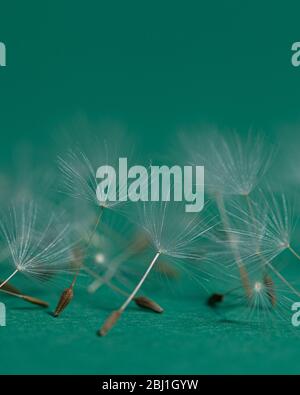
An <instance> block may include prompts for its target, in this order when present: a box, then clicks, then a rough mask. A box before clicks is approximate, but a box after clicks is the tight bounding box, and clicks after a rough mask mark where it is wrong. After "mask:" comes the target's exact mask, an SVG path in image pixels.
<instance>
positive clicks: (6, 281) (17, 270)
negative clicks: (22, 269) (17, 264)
mask: <svg viewBox="0 0 300 395" xmlns="http://www.w3.org/2000/svg"><path fill="white" fill-rule="evenodd" d="M18 272H19V269H16V270H15V271H14V272H13V273H12V274H11V275H10V276H9V277H7V279H6V280H4V281H3V282H2V284H0V288H2V287H3V286H4V285H5V284H6V283H8V281H9V280H10V279H12V278H13V277H14V276H15V275H16V274H17V273H18Z"/></svg>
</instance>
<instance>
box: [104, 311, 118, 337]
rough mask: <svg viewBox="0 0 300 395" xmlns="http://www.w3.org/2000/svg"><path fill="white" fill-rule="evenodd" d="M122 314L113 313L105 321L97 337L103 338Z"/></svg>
mask: <svg viewBox="0 0 300 395" xmlns="http://www.w3.org/2000/svg"><path fill="white" fill-rule="evenodd" d="M121 314H122V311H120V310H117V311H113V312H112V313H111V315H110V316H109V317H108V318H107V319H106V321H105V322H104V324H103V325H102V327H101V328H100V329H99V331H98V336H105V335H106V334H107V333H108V332H109V331H110V330H111V328H112V327H113V326H114V325H115V323H116V322H117V321H118V319H119V318H120V316H121Z"/></svg>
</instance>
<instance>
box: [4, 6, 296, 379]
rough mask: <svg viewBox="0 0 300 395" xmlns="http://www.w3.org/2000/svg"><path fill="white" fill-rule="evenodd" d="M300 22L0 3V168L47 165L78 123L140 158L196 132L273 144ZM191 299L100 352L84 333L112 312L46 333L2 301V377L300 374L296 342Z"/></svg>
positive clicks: (125, 329) (271, 13)
mask: <svg viewBox="0 0 300 395" xmlns="http://www.w3.org/2000/svg"><path fill="white" fill-rule="evenodd" d="M299 15H300V3H299V2H296V1H295V2H292V1H284V2H275V1H251V2H250V1H249V2H246V1H243V2H242V1H230V0H228V1H221V0H219V1H214V0H212V1H189V0H186V1H163V0H160V1H155V0H151V1H146V0H145V1H130V0H128V1H114V0H112V1H102V0H99V1H89V0H86V1H82V2H80V1H63V0H60V1H56V0H52V1H42V2H41V1H30V0H28V1H4V0H1V1H0V41H3V42H4V43H5V44H6V47H7V67H5V68H0V164H1V167H3V168H4V167H7V166H8V164H9V163H11V161H12V152H13V150H14V149H15V147H16V146H17V145H18V144H19V143H22V142H26V141H27V142H29V143H31V144H32V145H33V155H38V153H39V155H40V154H41V153H42V154H43V153H45V154H47V153H48V152H50V151H51V150H52V146H53V144H54V143H53V136H54V135H55V134H57V129H58V128H59V127H60V126H61V125H64V124H65V123H68V122H69V121H70V120H72V119H73V118H74V117H77V116H81V115H82V114H83V115H84V116H86V117H87V118H88V119H89V120H90V121H91V122H98V121H99V120H103V121H105V122H118V123H120V124H121V125H123V126H124V127H125V128H126V130H128V133H131V134H133V135H135V136H137V137H139V139H140V140H141V142H142V143H143V145H144V148H145V150H146V151H148V152H149V153H150V155H152V154H153V155H154V154H156V153H157V151H162V152H166V150H167V149H168V147H169V144H170V142H173V140H174V136H175V134H176V132H177V130H179V129H182V128H185V129H186V128H187V129H189V128H193V127H194V126H195V125H198V124H202V123H215V124H217V125H219V126H220V127H222V128H228V127H230V128H236V129H237V130H238V131H239V132H240V133H244V132H245V131H246V130H247V129H248V128H249V127H250V126H252V127H255V128H261V129H263V130H265V131H266V133H268V134H270V135H271V136H272V135H273V134H274V135H277V134H280V130H281V126H282V125H286V124H297V122H298V121H299V116H300V67H299V68H294V67H292V65H291V55H292V52H291V46H292V43H293V42H295V41H300V23H299ZM190 292H191V293H190V294H188V296H187V301H186V302H184V301H182V299H180V298H177V299H176V298H174V297H173V296H172V294H169V291H168V292H165V293H163V294H162V295H161V299H160V300H161V302H162V303H165V304H166V306H168V307H169V312H166V315H165V316H164V317H163V318H162V319H163V321H160V317H157V316H153V315H151V314H147V315H146V317H147V319H145V318H144V317H145V313H143V312H140V311H137V310H136V311H132V312H131V313H132V314H128V315H126V317H125V318H124V320H122V321H121V323H120V326H118V328H116V330H115V332H114V333H112V334H111V336H109V337H107V338H106V339H98V338H96V337H95V336H94V332H95V330H96V329H97V325H98V324H99V323H100V322H101V320H103V318H104V317H105V316H106V315H107V311H108V309H110V308H111V305H112V303H113V304H115V305H117V304H118V303H119V301H118V300H117V301H115V299H113V300H111V299H105V298H104V299H102V300H100V301H99V305H98V304H97V301H93V302H89V301H88V298H89V297H88V296H86V295H85V296H82V299H80V301H79V299H77V301H76V302H74V304H73V305H72V306H70V309H69V310H68V311H66V314H65V315H64V316H63V317H61V319H59V320H58V321H57V322H58V323H57V324H56V323H55V324H53V319H52V317H50V316H49V315H48V314H45V313H44V312H41V311H40V310H36V309H33V310H27V309H26V308H25V307H24V308H23V305H22V306H19V303H18V301H11V300H10V306H11V307H10V308H11V311H10V312H9V314H8V326H7V328H5V329H2V328H0V338H1V340H0V341H1V355H2V357H1V362H0V373H1V372H6V373H13V372H18V373H25V372H26V373H30V372H31V373H34V372H40V373H63V372H67V373H180V372H181V373H214V372H218V373H224V372H227V373H228V372H231V373H232V372H239V373H244V372H248V373H249V372H252V373H253V372H256V373H262V372H268V373H278V372H286V373H289V372H291V373H295V372H298V373H299V357H298V352H297V349H299V339H298V337H295V339H294V338H293V339H289V338H287V339H285V338H282V337H276V335H275V334H272V335H271V336H270V337H268V339H267V340H266V339H265V338H263V337H262V334H261V333H260V332H256V331H254V330H252V329H251V328H248V327H240V326H237V325H236V324H232V323H231V324H230V323H223V326H222V325H218V326H217V329H216V324H215V320H214V319H213V320H212V321H206V320H205V319H204V318H203V317H205V315H206V314H207V312H206V308H205V306H203V299H201V297H200V295H198V291H197V290H195V291H194V293H193V292H192V291H190ZM55 297H56V296H55V295H54V296H53V299H52V302H53V303H55V300H56V299H55ZM84 298H87V299H86V300H85V299H84ZM198 298H199V299H198ZM85 302H87V303H91V304H90V305H89V309H86V307H85V306H86V305H85ZM198 303H199V304H198ZM190 306H193V307H190ZM100 307H101V308H100ZM101 309H102V310H101ZM190 309H191V310H190ZM188 311H190V312H191V313H190V315H188V316H187V315H186V314H187V312H188ZM84 314H85V318H84V319H82V316H83V315H84ZM148 317H149V318H148ZM175 318H176V319H175ZM187 320H188V321H187ZM156 325H157V326H156ZM170 328H171V329H170ZM296 345H297V347H296ZM134 350H135V351H134ZM3 356H5V358H4V357H3ZM3 361H5V363H4V362H3Z"/></svg>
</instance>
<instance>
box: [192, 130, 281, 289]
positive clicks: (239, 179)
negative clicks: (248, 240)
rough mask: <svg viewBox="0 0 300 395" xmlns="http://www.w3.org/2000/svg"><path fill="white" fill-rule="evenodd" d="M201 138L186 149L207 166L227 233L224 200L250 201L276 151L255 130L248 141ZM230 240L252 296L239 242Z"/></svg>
mask: <svg viewBox="0 0 300 395" xmlns="http://www.w3.org/2000/svg"><path fill="white" fill-rule="evenodd" d="M200 139H201V140H200V141H199V144H198V145H197V143H196V144H195V142H194V141H193V145H192V147H187V149H188V153H189V154H190V155H191V157H192V158H193V161H194V162H196V163H201V164H203V165H204V166H205V178H206V187H207V189H208V191H209V192H210V193H211V194H212V195H213V196H214V197H215V198H216V202H217V206H218V209H219V213H220V216H221V219H222V222H223V225H224V228H225V231H228V230H229V229H230V228H231V223H230V218H229V217H228V215H227V211H226V206H225V201H224V198H225V197H226V198H227V197H233V196H243V197H244V198H245V199H246V200H247V201H248V196H249V195H250V193H251V192H252V191H253V190H254V189H255V188H256V187H257V185H258V183H259V182H260V180H261V179H262V177H263V176H264V175H265V173H266V172H267V170H268V169H269V167H270V164H271V161H272V157H273V153H274V151H273V150H272V149H271V150H270V149H269V147H267V146H266V144H265V138H264V137H263V136H262V134H261V133H260V134H258V133H257V134H254V133H253V132H252V131H249V133H248V135H247V138H246V139H242V138H241V137H240V136H239V135H238V134H237V133H235V132H233V133H231V134H229V135H226V137H223V136H221V135H220V134H219V133H218V132H215V131H213V133H210V134H209V136H208V137H207V136H200ZM195 147H196V148H195ZM200 147H203V148H204V149H205V152H202V151H201V149H200ZM197 149H198V150H197ZM228 238H229V242H230V245H231V250H232V253H233V255H234V258H235V262H236V264H237V267H238V269H239V272H240V278H241V281H242V284H243V287H244V290H245V293H246V295H247V296H248V297H250V284H249V278H248V273H247V270H246V268H245V265H244V262H243V261H242V259H241V256H240V254H239V251H238V249H237V248H236V246H235V242H236V240H235V238H233V235H232V234H231V233H229V234H228Z"/></svg>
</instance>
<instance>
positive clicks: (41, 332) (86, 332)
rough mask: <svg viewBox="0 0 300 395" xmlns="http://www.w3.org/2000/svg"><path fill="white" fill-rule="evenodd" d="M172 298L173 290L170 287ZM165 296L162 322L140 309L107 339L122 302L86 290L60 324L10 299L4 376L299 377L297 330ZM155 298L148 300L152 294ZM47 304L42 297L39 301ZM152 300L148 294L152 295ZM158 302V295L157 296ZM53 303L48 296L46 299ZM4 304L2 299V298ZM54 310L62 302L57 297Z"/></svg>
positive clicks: (188, 296) (200, 298)
mask: <svg viewBox="0 0 300 395" xmlns="http://www.w3.org/2000/svg"><path fill="white" fill-rule="evenodd" d="M167 289H168V290H169V288H168V287H167ZM175 290H176V286H174V288H173V290H172V291H170V290H169V291H168V292H165V291H163V290H161V291H158V292H156V293H155V299H156V301H158V302H159V303H160V304H161V305H162V306H164V307H165V308H166V310H165V312H164V313H163V314H162V315H158V314H155V313H151V312H147V311H144V310H140V309H139V308H138V307H136V306H135V305H132V306H131V308H130V309H128V311H127V312H126V313H125V314H124V315H123V317H122V318H121V319H120V321H119V323H118V325H117V326H116V327H115V328H114V329H113V330H112V331H111V332H110V333H109V334H108V335H107V336H106V337H104V338H99V337H97V336H96V330H97V329H98V328H99V327H100V325H101V324H102V322H103V320H104V319H105V318H106V317H107V315H108V314H109V313H110V311H111V310H112V309H114V308H117V307H118V306H119V304H120V302H121V300H122V299H120V298H118V297H116V296H112V294H111V292H109V291H108V290H103V291H101V292H99V293H97V296H96V297H94V296H93V297H91V296H88V295H87V293H86V292H85V290H84V288H83V287H80V289H79V290H78V291H77V292H76V297H75V299H74V301H73V303H72V304H71V305H70V306H69V307H68V309H67V310H66V311H65V313H64V314H63V315H62V316H61V317H60V318H56V319H55V318H53V317H52V316H51V315H50V312H51V309H49V312H47V311H44V310H40V309H38V308H36V307H33V308H32V307H31V306H30V305H28V304H25V303H24V302H22V301H14V300H12V299H11V298H10V299H8V298H5V300H6V302H7V306H8V311H7V315H8V322H7V327H6V328H1V331H0V339H1V356H2V358H1V359H2V360H3V361H5V362H3V363H1V369H0V371H1V373H9V374H10V373H21V374H23V373H31V374H32V373H41V374H42V373H45V374H48V373H56V374H63V373H69V374H75V373H76V374H84V373H85V374H103V373H107V374H151V373H152V374H175V373H178V374H183V373H185V374H192V373H194V374H204V373H206V374H215V373H221V374H227V373H229V374H234V373H239V374H245V373H253V374H263V373H265V374H279V373H286V374H292V373H293V374H299V373H300V365H299V346H300V336H299V332H300V329H299V328H292V326H291V324H290V323H288V324H287V325H286V326H285V327H283V328H284V330H283V331H279V330H278V328H276V329H272V328H271V327H268V323H265V326H263V327H260V326H259V327H257V326H256V325H254V324H251V323H246V322H243V320H241V321H233V322H230V321H228V322H226V321H225V320H222V316H219V315H217V314H215V313H214V312H213V311H211V310H210V309H209V308H208V307H206V306H205V304H204V300H205V299H204V295H203V293H201V292H199V290H198V289H197V288H196V287H195V285H194V286H193V287H188V288H187V289H185V290H184V292H183V289H180V290H177V291H175ZM148 294H149V292H148ZM40 295H41V296H42V295H43V293H40ZM149 295H150V294H149ZM151 296H153V295H151ZM45 298H47V300H49V295H48V296H45ZM1 299H2V298H1ZM51 300H52V302H53V303H52V310H53V307H54V306H55V303H56V300H57V295H56V297H55V295H53V297H52V298H51Z"/></svg>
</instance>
